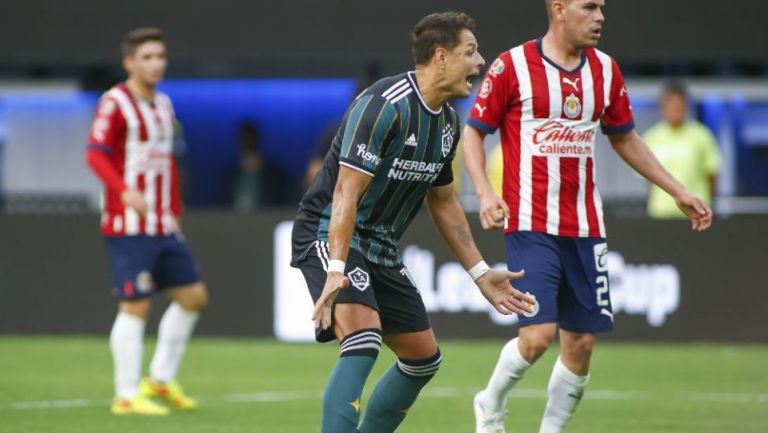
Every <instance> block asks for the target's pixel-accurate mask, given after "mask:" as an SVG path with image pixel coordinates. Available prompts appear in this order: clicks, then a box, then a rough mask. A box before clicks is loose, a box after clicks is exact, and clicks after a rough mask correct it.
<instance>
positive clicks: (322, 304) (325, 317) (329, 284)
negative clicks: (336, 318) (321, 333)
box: [312, 272, 349, 330]
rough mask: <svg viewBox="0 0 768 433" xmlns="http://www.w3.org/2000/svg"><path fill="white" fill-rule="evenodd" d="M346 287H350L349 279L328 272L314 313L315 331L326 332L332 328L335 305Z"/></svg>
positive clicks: (339, 274) (336, 273) (342, 275)
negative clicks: (321, 330)
mask: <svg viewBox="0 0 768 433" xmlns="http://www.w3.org/2000/svg"><path fill="white" fill-rule="evenodd" d="M346 287H349V278H347V277H345V276H344V274H341V273H338V272H328V275H327V276H326V277H325V286H324V287H323V293H322V294H321V295H320V299H318V300H317V303H316V304H315V310H314V311H313V312H312V320H313V321H314V322H315V329H323V330H326V329H328V328H329V327H330V326H331V322H332V321H333V320H332V319H333V318H332V317H331V315H332V314H333V303H334V302H335V301H336V296H338V295H339V290H341V289H344V288H346Z"/></svg>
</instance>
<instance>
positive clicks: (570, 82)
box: [563, 77, 581, 92]
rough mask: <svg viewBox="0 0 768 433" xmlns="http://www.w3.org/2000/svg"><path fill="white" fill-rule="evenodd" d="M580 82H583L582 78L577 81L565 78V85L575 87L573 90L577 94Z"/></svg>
mask: <svg viewBox="0 0 768 433" xmlns="http://www.w3.org/2000/svg"><path fill="white" fill-rule="evenodd" d="M579 80H581V78H577V79H576V81H571V80H570V79H569V78H568V77H563V83H565V84H568V85H569V86H571V87H573V90H575V91H577V92H578V91H579Z"/></svg>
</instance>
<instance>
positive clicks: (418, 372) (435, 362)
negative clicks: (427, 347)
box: [397, 349, 443, 380]
mask: <svg viewBox="0 0 768 433" xmlns="http://www.w3.org/2000/svg"><path fill="white" fill-rule="evenodd" d="M442 361H443V355H442V354H441V353H440V349H437V352H436V353H435V354H434V355H432V356H430V357H429V358H426V359H418V360H412V359H401V358H398V360H397V369H398V371H400V373H402V374H403V375H405V376H406V377H409V378H411V379H426V380H429V379H431V378H432V377H434V375H435V374H437V370H439V369H440V364H441V363H442Z"/></svg>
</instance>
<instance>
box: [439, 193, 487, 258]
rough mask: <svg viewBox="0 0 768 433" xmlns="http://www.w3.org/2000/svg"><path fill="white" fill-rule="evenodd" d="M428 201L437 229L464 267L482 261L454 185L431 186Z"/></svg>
mask: <svg viewBox="0 0 768 433" xmlns="http://www.w3.org/2000/svg"><path fill="white" fill-rule="evenodd" d="M426 203H427V210H429V215H430V216H431V217H432V220H433V221H434V222H435V225H436V226H437V230H438V231H439V232H440V235H441V236H442V237H443V239H445V242H446V243H447V244H448V248H450V249H451V251H452V252H453V254H454V255H455V256H456V258H458V259H459V262H460V263H461V264H462V266H464V269H469V268H470V267H472V266H474V265H475V264H477V263H478V262H479V261H481V260H482V256H481V255H480V251H479V250H478V249H477V245H475V240H474V238H473V237H472V232H471V229H470V228H469V223H468V222H467V216H466V215H465V214H464V209H462V208H461V204H459V200H458V199H457V198H456V195H455V194H454V193H453V185H451V184H448V185H443V186H435V187H432V188H430V189H429V191H428V192H427V197H426Z"/></svg>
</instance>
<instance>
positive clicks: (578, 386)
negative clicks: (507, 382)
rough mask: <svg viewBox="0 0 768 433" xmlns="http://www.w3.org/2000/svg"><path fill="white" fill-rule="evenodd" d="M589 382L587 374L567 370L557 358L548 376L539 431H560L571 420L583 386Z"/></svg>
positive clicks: (556, 432)
mask: <svg viewBox="0 0 768 433" xmlns="http://www.w3.org/2000/svg"><path fill="white" fill-rule="evenodd" d="M588 382H589V375H586V376H579V375H578V374H575V373H573V372H572V371H570V370H568V368H567V367H566V366H565V365H564V364H563V362H562V361H561V360H560V358H559V357H558V358H557V362H555V367H554V368H553V369H552V376H551V377H550V378H549V387H548V391H549V400H548V401H547V408H546V409H544V418H543V419H542V420H541V429H539V433H560V432H562V431H563V429H564V428H565V426H566V425H568V421H570V420H571V417H572V416H573V412H575V411H576V406H577V405H578V404H579V401H581V396H582V395H583V394H584V388H585V387H586V386H587V383H588Z"/></svg>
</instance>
